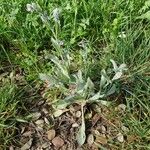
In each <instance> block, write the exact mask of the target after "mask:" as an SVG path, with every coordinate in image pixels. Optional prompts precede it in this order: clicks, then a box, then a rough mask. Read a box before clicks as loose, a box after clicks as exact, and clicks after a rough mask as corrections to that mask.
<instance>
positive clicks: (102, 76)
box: [100, 75, 107, 89]
mask: <svg viewBox="0 0 150 150" xmlns="http://www.w3.org/2000/svg"><path fill="white" fill-rule="evenodd" d="M106 82H107V79H106V78H105V76H104V75H101V81H100V89H101V88H102V87H103V86H104V85H105V83H106Z"/></svg>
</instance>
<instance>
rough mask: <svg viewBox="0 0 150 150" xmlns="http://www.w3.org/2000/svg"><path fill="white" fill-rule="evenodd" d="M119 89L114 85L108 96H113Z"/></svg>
mask: <svg viewBox="0 0 150 150" xmlns="http://www.w3.org/2000/svg"><path fill="white" fill-rule="evenodd" d="M116 90H117V88H116V85H115V84H114V85H113V86H112V87H111V88H110V90H109V91H108V92H107V94H106V96H109V95H112V94H114V93H115V92H116Z"/></svg>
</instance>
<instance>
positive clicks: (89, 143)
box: [87, 134, 94, 146]
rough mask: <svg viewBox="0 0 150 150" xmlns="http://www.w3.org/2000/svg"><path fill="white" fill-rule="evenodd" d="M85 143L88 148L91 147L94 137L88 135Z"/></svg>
mask: <svg viewBox="0 0 150 150" xmlns="http://www.w3.org/2000/svg"><path fill="white" fill-rule="evenodd" d="M87 143H88V145H89V146H91V145H92V144H93V143H94V136H93V134H89V135H88V137H87Z"/></svg>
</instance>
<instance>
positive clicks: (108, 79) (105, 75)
mask: <svg viewBox="0 0 150 150" xmlns="http://www.w3.org/2000/svg"><path fill="white" fill-rule="evenodd" d="M101 75H102V76H104V78H105V80H106V81H107V84H105V87H106V86H107V85H108V84H109V83H111V80H110V78H109V77H108V75H107V73H106V71H105V70H104V69H103V70H102V71H101ZM106 81H105V82H106ZM102 84H103V86H104V83H102Z"/></svg>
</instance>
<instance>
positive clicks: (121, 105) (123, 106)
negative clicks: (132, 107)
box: [118, 104, 127, 111]
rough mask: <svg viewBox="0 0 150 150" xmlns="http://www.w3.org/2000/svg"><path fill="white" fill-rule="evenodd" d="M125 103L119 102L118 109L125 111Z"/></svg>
mask: <svg viewBox="0 0 150 150" xmlns="http://www.w3.org/2000/svg"><path fill="white" fill-rule="evenodd" d="M126 107H127V106H126V105H125V104H120V105H118V109H119V110H120V111H125V110H126Z"/></svg>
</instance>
